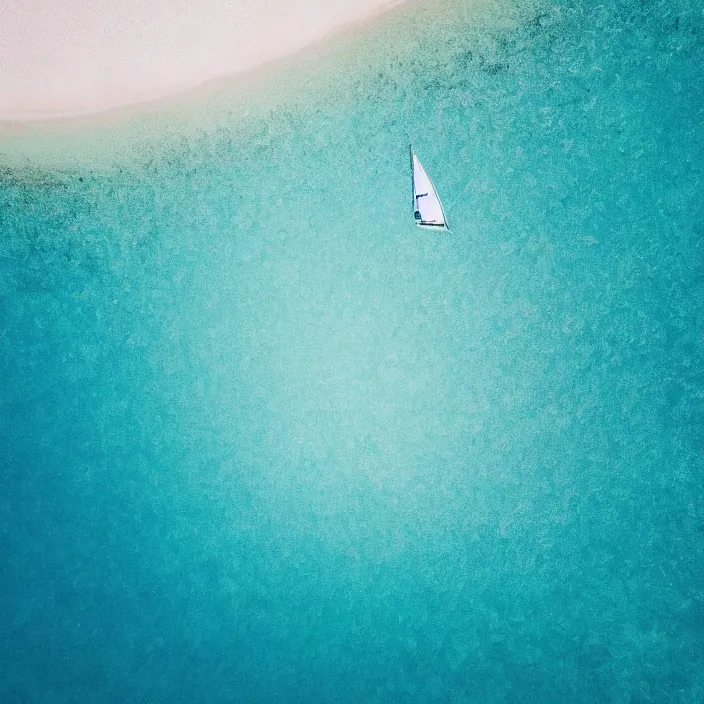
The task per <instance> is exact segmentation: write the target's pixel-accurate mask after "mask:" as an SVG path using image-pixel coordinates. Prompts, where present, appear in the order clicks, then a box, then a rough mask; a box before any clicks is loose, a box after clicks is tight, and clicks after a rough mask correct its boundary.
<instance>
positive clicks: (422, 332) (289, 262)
mask: <svg viewBox="0 0 704 704" xmlns="http://www.w3.org/2000/svg"><path fill="white" fill-rule="evenodd" d="M577 5H578V7H574V6H573V5H572V4H569V5H568V4H556V5H550V4H547V3H545V4H541V3H535V4H533V5H531V7H530V9H527V8H526V7H523V8H521V9H520V10H519V11H518V13H517V15H516V16H517V18H518V20H517V22H516V23H515V25H513V26H506V27H503V28H497V27H494V28H492V27H490V26H485V25H483V24H481V23H473V22H472V19H471V18H472V13H471V12H468V11H467V10H466V7H463V6H462V4H461V3H456V2H455V3H445V4H444V5H443V4H442V3H441V7H443V8H444V9H445V12H443V13H438V14H437V17H438V18H439V19H437V22H438V24H437V27H438V28H437V29H435V30H433V26H432V22H430V25H429V26H428V27H426V26H424V27H423V28H420V27H418V28H417V34H411V35H409V37H408V43H409V46H410V47H411V49H412V51H407V52H406V53H403V54H399V55H394V54H393V52H391V53H387V54H383V53H378V54H375V55H374V56H376V59H374V61H377V62H378V63H374V61H371V60H370V63H369V65H367V66H366V67H364V68H363V69H360V70H359V76H358V77H355V78H350V77H349V76H347V77H346V78H345V80H344V81H341V82H340V86H342V87H340V89H339V90H338V91H336V90H335V89H334V87H331V86H333V85H334V83H335V82H334V81H333V82H332V84H330V85H328V87H327V88H326V90H321V91H318V92H315V91H314V92H312V93H311V95H310V96H309V98H308V99H306V100H297V101H292V102H290V103H287V102H286V101H284V102H283V103H281V104H279V105H278V106H277V107H275V108H272V109H271V110H270V111H268V112H266V113H262V114H261V115H257V114H254V115H250V116H248V117H246V118H242V119H239V118H236V117H232V119H231V121H230V122H227V121H226V123H225V124H224V125H221V126H220V127H219V128H218V129H212V130H210V131H207V130H206V131H204V132H203V133H202V134H199V135H197V136H191V137H189V139H187V140H181V141H176V142H173V141H172V142H168V140H167V141H165V142H164V144H163V145H161V146H159V147H158V148H157V149H156V151H155V154H152V155H151V156H150V158H149V159H148V160H147V159H144V160H142V161H140V160H139V159H137V160H135V159H134V158H131V159H127V156H126V157H125V163H124V165H122V166H121V165H120V164H119V163H117V164H116V165H115V166H114V168H112V169H109V170H105V169H98V168H96V169H91V168H89V167H88V166H84V167H81V168H77V167H73V168H64V169H62V168H59V167H58V166H57V167H55V168H53V169H41V168H29V167H28V168H22V169H19V168H17V167H14V166H13V167H10V166H8V167H7V168H4V169H3V170H2V172H1V175H2V180H0V234H1V238H0V465H1V474H0V482H1V484H0V548H1V553H0V557H2V560H1V563H0V701H1V702H3V703H6V704H20V703H22V704H29V703H32V704H33V703H35V702H36V703H42V704H44V703H47V704H48V703H51V704H58V703H64V702H66V703H68V702H96V703H97V702H144V703H145V704H146V703H148V702H149V703H161V702H164V703H167V702H168V703H170V704H177V703H184V704H185V703H189V704H192V703H193V704H195V703H198V702H203V703H206V702H208V703H211V702H212V703H221V702H223V703H224V702H243V703H246V704H249V703H252V704H259V703H262V704H264V703H269V702H282V703H284V702H285V703H288V702H301V703H308V702H336V703H337V702H339V703H341V704H344V703H346V702H379V703H382V702H383V703H394V704H395V703H397V702H398V703H400V702H429V703H430V702H432V703H435V702H452V703H457V704H470V703H475V702H476V703H479V702H489V703H491V702H531V703H532V702H541V703H552V702H555V703H557V702H584V703H587V702H590V703H591V702H614V703H624V704H644V703H646V702H656V703H660V702H683V703H684V702H686V703H691V704H695V703H696V704H701V702H702V701H703V700H704V657H703V655H702V653H704V578H703V575H704V569H703V565H704V506H703V503H702V499H703V498H704V497H703V484H702V481H703V477H704V460H703V454H702V450H703V449H704V446H703V445H704V444H703V440H704V415H703V411H704V409H703V407H702V404H703V401H704V343H703V341H702V327H703V324H704V278H703V276H702V273H703V270H702V264H703V260H702V239H703V235H704V198H703V197H702V188H703V185H704V179H703V170H704V169H703V163H704V162H703V160H702V157H703V156H704V149H703V147H704V131H703V130H702V125H703V124H704V100H703V99H702V95H704V92H703V88H704V81H703V80H702V79H703V78H704V21H703V17H702V11H701V6H700V5H699V4H698V3H695V2H693V1H690V0H683V1H682V2H677V1H676V0H672V1H671V2H659V1H656V0H647V1H646V0H643V1H641V0H634V1H633V2H630V1H626V0H622V1H619V2H608V1H607V2H605V3H602V4H597V3H590V2H583V3H578V4H577ZM422 11H423V7H422V5H421V6H420V7H419V8H410V9H408V10H402V12H408V13H413V12H418V13H422ZM424 22H425V20H424ZM383 26H384V25H383V23H382V24H381V25H380V27H381V28H382V29H383ZM408 26H409V27H413V24H412V23H410V24H409V25H408ZM382 29H379V27H377V28H376V29H373V28H370V29H369V30H367V31H368V32H369V33H370V34H369V35H364V34H363V33H362V36H361V38H360V39H359V40H358V41H359V42H362V43H363V42H364V41H368V42H370V43H374V42H375V41H376V39H374V37H375V36H377V35H378V34H379V33H380V32H382ZM374 32H377V35H374V34H373V33H374ZM433 32H434V34H433ZM431 34H432V36H434V37H436V38H437V37H442V41H438V42H437V43H434V42H430V41H428V37H429V36H431ZM365 36H366V37H367V38H366V39H365ZM370 37H371V38H370ZM414 42H415V44H414ZM412 54H415V58H414V59H411V58H409V57H410V56H411V55H412ZM331 60H332V59H331ZM292 70H293V69H292ZM336 70H339V69H336ZM106 129H107V128H106ZM135 129H137V128H136V127H135ZM409 139H411V140H413V142H414V146H415V147H416V149H417V151H418V153H419V155H420V157H421V159H422V160H423V162H424V164H425V165H426V167H427V168H428V170H429V172H430V174H431V175H432V176H433V177H434V179H435V182H436V185H437V187H438V189H439V191H440V193H441V196H442V198H443V202H444V205H445V207H446V210H447V211H448V216H449V218H450V221H451V223H452V226H453V234H452V235H451V236H446V235H437V234H434V233H430V234H428V233H427V232H424V231H420V230H417V229H416V228H414V226H413V223H412V215H411V212H410V182H409V174H408V163H407V161H408V154H407V143H408V140H409Z"/></svg>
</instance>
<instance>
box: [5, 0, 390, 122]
mask: <svg viewBox="0 0 704 704" xmlns="http://www.w3.org/2000/svg"><path fill="white" fill-rule="evenodd" d="M397 2H398V0H355V2H350V0H198V2H196V1H195V0H119V2H115V0H93V2H91V3H85V2H84V0H0V15H1V16H2V22H0V120H13V121H14V120H17V121H24V120H45V119H49V118H52V117H63V116H67V115H78V114H81V113H90V112H98V111H102V110H107V109H110V108H115V107H119V106H125V105H131V104H134V103H141V102H146V101H150V100H153V99H156V98H158V97H161V96H164V95H168V94H170V93H174V92H176V91H179V90H181V89H184V88H187V87H190V86H195V85H198V84H200V83H203V82H205V81H208V80H210V79H213V78H219V77H223V76H227V75H230V74H236V73H244V72H247V71H250V70H252V69H255V68H257V67H258V66H261V65H263V64H265V63H268V62H270V61H273V60H276V59H280V58H283V57H285V56H287V55H289V54H292V53H294V52H296V51H299V50H301V49H303V48H304V47H306V46H308V45H311V44H314V43H316V42H319V41H321V40H322V39H324V38H325V37H326V36H328V35H330V34H333V33H335V32H336V31H338V30H340V29H341V28H342V27H344V26H345V25H349V24H351V23H355V22H360V21H362V20H364V19H366V18H368V17H371V16H373V15H375V14H377V13H379V12H381V11H383V10H385V9H387V8H388V7H390V6H392V5H395V4H397Z"/></svg>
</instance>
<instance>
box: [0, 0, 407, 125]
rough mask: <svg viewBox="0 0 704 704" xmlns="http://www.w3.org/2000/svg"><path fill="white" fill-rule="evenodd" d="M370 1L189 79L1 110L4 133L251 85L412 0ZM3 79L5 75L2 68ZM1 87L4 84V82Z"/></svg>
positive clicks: (161, 106)
mask: <svg viewBox="0 0 704 704" xmlns="http://www.w3.org/2000/svg"><path fill="white" fill-rule="evenodd" d="M370 2H371V4H372V5H373V6H370V7H369V8H367V9H366V11H365V12H363V13H361V14H360V13H357V16H355V17H351V18H340V21H337V22H335V23H333V24H329V23H328V24H327V25H326V26H324V27H320V28H317V30H316V32H315V33H314V34H313V35H311V36H309V37H307V38H306V41H305V42H304V43H302V44H300V45H299V44H295V45H292V46H286V45H278V46H275V47H274V48H273V50H270V51H268V52H267V53H266V55H259V56H256V57H249V58H243V59H242V60H241V61H240V64H239V65H238V66H234V65H227V64H221V65H220V66H218V67H217V68H216V67H215V66H212V67H211V70H209V71H207V72H204V73H203V74H202V75H199V76H198V77H196V78H193V79H191V80H189V81H186V82H183V83H172V84H171V85H168V84H166V85H163V86H162V87H153V88H151V89H150V90H149V91H148V92H144V94H143V95H140V96H139V97H135V96H134V95H133V96H132V97H129V96H128V95H126V94H124V93H123V97H115V96H111V98H110V99H108V100H106V99H105V94H104V91H103V94H102V98H101V97H100V94H99V95H98V96H97V97H98V98H100V100H98V99H96V100H95V102H96V104H95V105H94V106H90V107H83V106H81V107H77V108H75V109H63V110H54V109H51V108H49V109H42V110H29V111H27V110H19V111H15V112H4V113H2V112H0V139H2V137H3V136H6V135H7V134H8V133H9V134H12V133H15V134H17V133H18V132H23V131H25V129H24V128H27V130H29V131H32V128H41V127H51V126H54V125H59V124H61V125H68V124H75V123H81V124H86V123H92V124H95V123H96V122H98V121H100V119H101V118H103V117H105V118H107V119H108V121H110V117H116V116H118V117H119V116H130V115H139V114H144V113H147V114H148V113H150V112H153V111H154V110H160V109H161V110H163V109H168V106H169V105H171V106H173V105H175V104H178V102H179V100H180V99H181V98H182V97H183V96H192V95H195V94H197V93H199V92H203V93H206V92H208V89H209V88H211V89H212V88H214V87H216V86H223V85H225V84H229V85H232V84H234V83H240V84H243V85H246V84H248V83H249V82H250V81H252V80H256V78H257V77H258V76H262V75H265V74H268V73H271V72H273V71H274V70H275V69H277V68H278V67H280V66H282V65H285V64H286V62H288V61H296V60H297V59H300V58H301V57H306V56H309V55H310V54H311V53H312V52H316V51H320V50H321V48H323V47H325V46H326V45H327V44H329V43H331V42H333V41H334V40H336V39H338V38H341V37H344V36H346V35H349V34H351V33H353V32H354V31H355V30H358V29H360V28H362V27H364V26H366V25H368V24H369V23H370V22H373V21H374V20H375V19H378V18H379V17H381V16H382V15H385V14H387V13H388V12H389V11H391V10H392V9H394V8H397V7H398V6H400V5H404V4H408V3H409V0H370ZM255 31H256V30H255ZM170 69H172V70H170V71H169V72H168V73H169V74H173V73H175V72H176V69H177V66H176V65H173V66H172V67H170ZM1 79H2V75H1V74H0V80H1ZM136 82H137V83H138V82H139V81H138V80H137V81H136ZM0 87H2V84H1V83H0Z"/></svg>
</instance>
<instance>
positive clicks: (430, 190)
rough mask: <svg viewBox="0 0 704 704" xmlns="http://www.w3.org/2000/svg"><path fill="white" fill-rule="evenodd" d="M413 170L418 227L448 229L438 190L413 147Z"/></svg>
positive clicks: (414, 201)
mask: <svg viewBox="0 0 704 704" xmlns="http://www.w3.org/2000/svg"><path fill="white" fill-rule="evenodd" d="M411 172H412V180H413V217H414V218H415V221H416V225H418V227H430V228H437V229H444V230H447V229H448V226H447V218H446V217H445V211H444V210H443V207H442V203H441V202H440V197H439V196H438V192H437V191H436V190H435V186H434V185H433V182H432V181H431V180H430V176H428V174H427V173H426V171H425V169H424V168H423V165H422V164H421V163H420V161H419V160H418V157H417V156H416V155H415V152H414V151H413V147H411Z"/></svg>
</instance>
